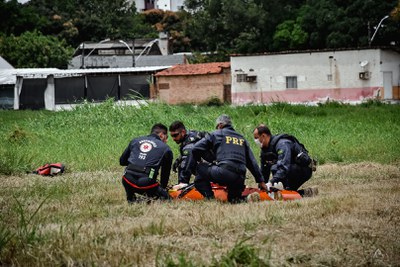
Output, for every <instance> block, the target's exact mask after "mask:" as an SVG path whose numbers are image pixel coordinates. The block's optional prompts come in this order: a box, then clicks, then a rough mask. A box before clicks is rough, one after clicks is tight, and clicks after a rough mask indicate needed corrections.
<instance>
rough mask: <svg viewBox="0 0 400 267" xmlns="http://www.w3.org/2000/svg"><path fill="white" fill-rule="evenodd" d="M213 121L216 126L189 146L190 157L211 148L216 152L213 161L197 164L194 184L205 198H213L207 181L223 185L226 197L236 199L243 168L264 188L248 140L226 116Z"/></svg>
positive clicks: (241, 185) (197, 157)
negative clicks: (190, 147) (212, 130)
mask: <svg viewBox="0 0 400 267" xmlns="http://www.w3.org/2000/svg"><path fill="white" fill-rule="evenodd" d="M216 124H217V126H216V129H217V130H216V131H214V132H212V133H211V134H209V135H207V136H206V137H205V138H203V139H202V140H200V141H199V142H197V143H196V144H195V145H194V147H193V149H192V156H193V159H192V160H196V161H200V160H201V157H202V156H203V155H205V154H206V153H207V151H212V152H213V154H214V155H215V161H214V164H208V163H199V164H198V166H197V175H196V178H195V181H194V184H195V187H196V189H197V190H198V191H199V192H200V193H201V194H202V195H203V196H204V197H205V198H208V199H212V198H214V192H213V191H212V188H211V184H210V181H211V182H215V183H218V184H220V185H225V186H227V190H228V201H229V202H230V203H238V202H241V201H242V200H243V198H242V192H243V190H244V188H245V178H246V168H247V169H249V170H250V172H251V174H252V175H253V176H254V178H255V180H256V182H257V183H258V184H259V187H260V188H262V189H266V185H265V183H264V178H263V176H262V174H261V172H260V169H259V167H258V164H257V161H256V159H255V158H254V155H253V152H252V151H251V149H250V146H249V144H248V142H247V141H246V140H245V139H244V137H243V136H242V135H240V134H239V133H237V132H236V131H235V130H234V129H233V127H232V122H231V119H230V118H229V116H227V115H225V114H223V115H221V116H219V117H218V118H217V120H216Z"/></svg>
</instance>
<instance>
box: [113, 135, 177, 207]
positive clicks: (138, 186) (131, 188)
mask: <svg viewBox="0 0 400 267" xmlns="http://www.w3.org/2000/svg"><path fill="white" fill-rule="evenodd" d="M172 159H173V154H172V151H171V149H170V148H169V146H168V145H166V144H165V143H164V142H162V141H161V139H160V138H159V136H158V135H156V134H150V135H147V136H142V137H138V138H135V139H133V140H132V141H131V142H130V143H129V145H128V147H127V148H126V149H125V151H124V152H123V153H122V155H121V157H120V159H119V162H120V164H121V166H127V167H126V168H125V173H124V176H123V177H122V184H123V185H124V187H125V191H126V197H127V200H128V201H129V202H133V201H135V200H136V196H135V193H138V194H144V195H147V196H149V197H154V198H162V199H167V198H169V195H168V193H167V191H166V190H165V188H166V187H167V185H168V181H169V174H170V171H171V164H172ZM160 171H161V173H160ZM159 173H160V182H159V181H158V179H157V177H158V174H159Z"/></svg>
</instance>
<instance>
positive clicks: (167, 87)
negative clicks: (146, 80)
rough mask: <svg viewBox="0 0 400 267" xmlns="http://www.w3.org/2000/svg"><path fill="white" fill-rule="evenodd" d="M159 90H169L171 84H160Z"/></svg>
mask: <svg viewBox="0 0 400 267" xmlns="http://www.w3.org/2000/svg"><path fill="white" fill-rule="evenodd" d="M158 88H159V89H160V90H163V89H164V90H165V89H169V83H160V84H159V85H158Z"/></svg>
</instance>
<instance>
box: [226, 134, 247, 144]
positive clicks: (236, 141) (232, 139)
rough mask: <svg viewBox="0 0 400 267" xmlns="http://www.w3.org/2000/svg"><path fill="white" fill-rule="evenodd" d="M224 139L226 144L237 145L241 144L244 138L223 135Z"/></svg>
mask: <svg viewBox="0 0 400 267" xmlns="http://www.w3.org/2000/svg"><path fill="white" fill-rule="evenodd" d="M225 140H226V143H227V144H233V145H239V146H243V143H244V139H242V138H236V137H231V136H225Z"/></svg>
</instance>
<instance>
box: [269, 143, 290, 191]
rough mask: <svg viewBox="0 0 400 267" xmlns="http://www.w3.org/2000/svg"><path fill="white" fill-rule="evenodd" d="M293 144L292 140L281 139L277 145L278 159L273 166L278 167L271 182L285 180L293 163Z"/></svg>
mask: <svg viewBox="0 0 400 267" xmlns="http://www.w3.org/2000/svg"><path fill="white" fill-rule="evenodd" d="M292 145H293V144H292V142H290V141H289V140H282V141H279V142H278V144H277V145H276V153H277V154H278V161H277V162H276V164H275V165H274V166H273V168H276V172H274V175H273V177H272V179H271V180H270V182H271V184H275V183H278V182H282V183H283V182H284V180H285V178H286V175H287V173H288V171H289V168H290V164H291V163H292Z"/></svg>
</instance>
